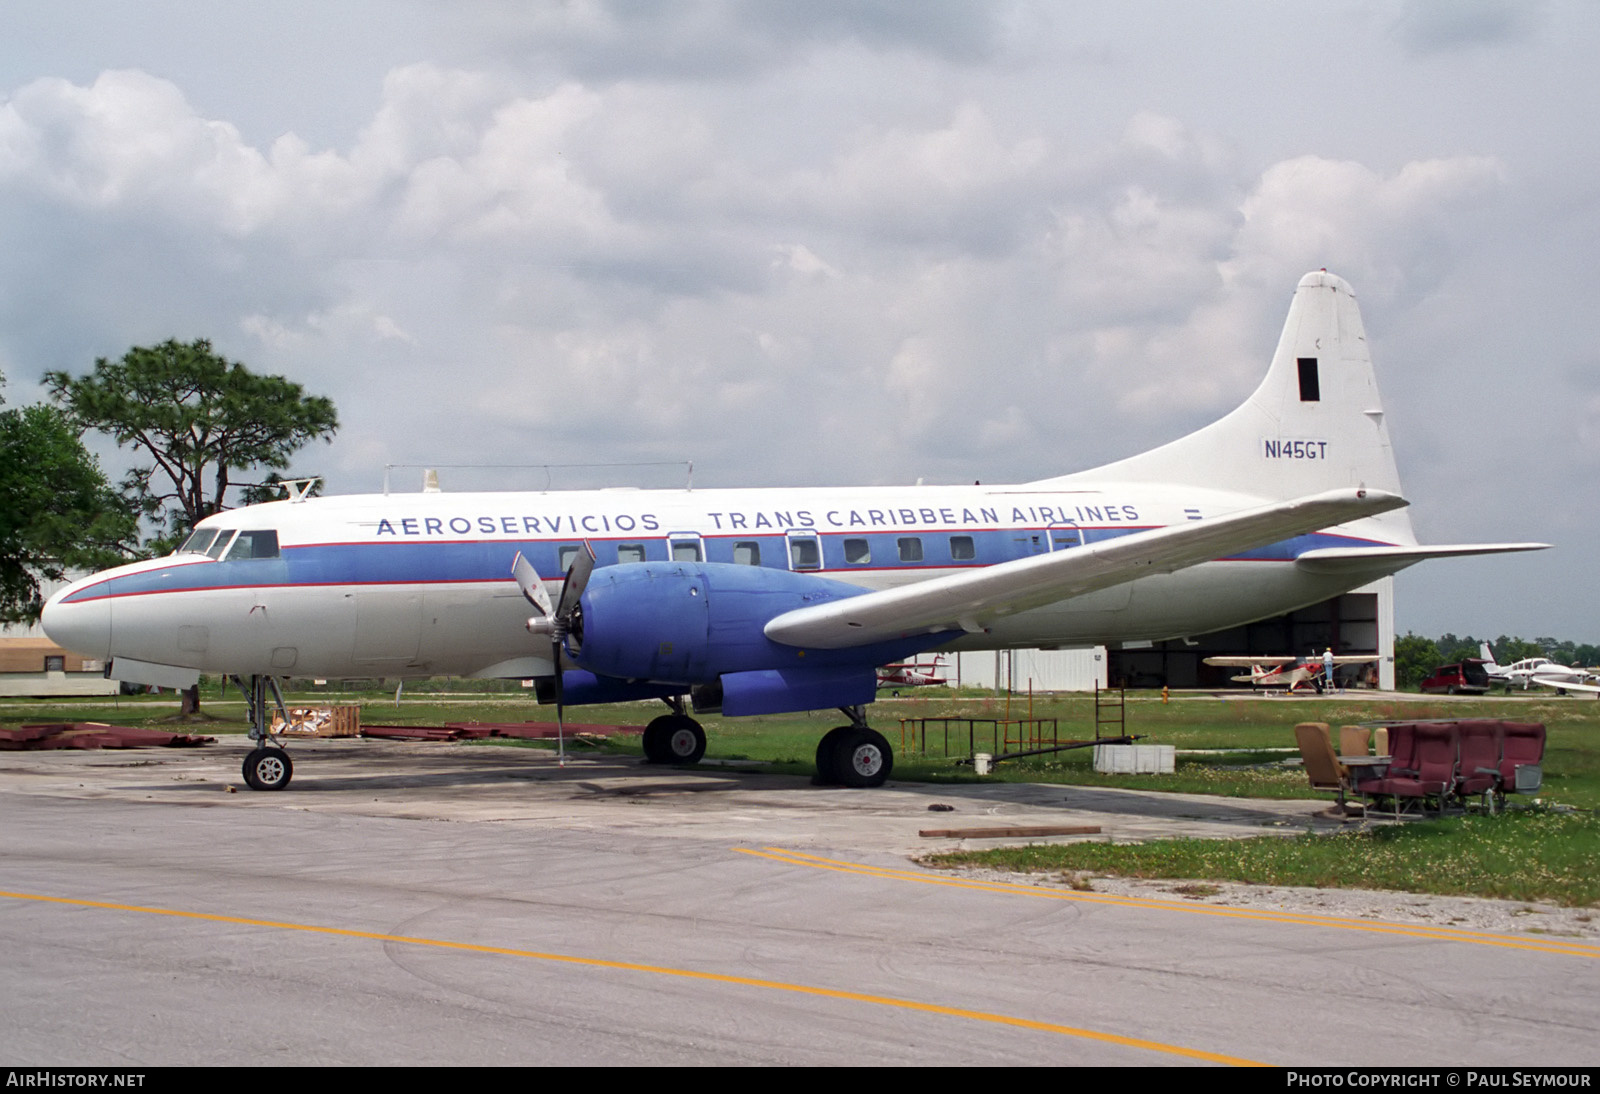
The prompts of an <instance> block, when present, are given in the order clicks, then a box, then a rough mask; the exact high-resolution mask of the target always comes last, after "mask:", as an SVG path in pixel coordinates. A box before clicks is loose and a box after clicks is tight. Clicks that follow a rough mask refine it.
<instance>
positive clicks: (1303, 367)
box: [1296, 357, 1322, 403]
mask: <svg viewBox="0 0 1600 1094" xmlns="http://www.w3.org/2000/svg"><path fill="white" fill-rule="evenodd" d="M1296 361H1297V363H1298V364H1299V365H1300V401H1301V402H1302V403H1317V402H1321V401H1322V385H1321V384H1320V383H1319V382H1318V380H1317V359H1316V358H1315V357H1299V358H1296Z"/></svg>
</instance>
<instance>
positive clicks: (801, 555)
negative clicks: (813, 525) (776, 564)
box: [786, 530, 822, 572]
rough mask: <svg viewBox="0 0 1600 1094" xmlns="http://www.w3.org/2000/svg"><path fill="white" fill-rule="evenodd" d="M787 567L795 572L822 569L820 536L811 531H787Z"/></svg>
mask: <svg viewBox="0 0 1600 1094" xmlns="http://www.w3.org/2000/svg"><path fill="white" fill-rule="evenodd" d="M786 538H787V539H788V547H789V569H791V570H795V571H797V572H802V571H807V570H820V569H822V538H821V537H820V536H818V535H817V533H816V532H813V531H809V530H808V531H803V532H790V533H788V535H787V537H786Z"/></svg>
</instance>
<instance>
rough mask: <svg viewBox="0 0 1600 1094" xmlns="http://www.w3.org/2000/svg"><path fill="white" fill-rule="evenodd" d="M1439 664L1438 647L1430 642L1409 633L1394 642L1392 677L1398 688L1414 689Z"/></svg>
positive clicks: (1440, 662)
mask: <svg viewBox="0 0 1600 1094" xmlns="http://www.w3.org/2000/svg"><path fill="white" fill-rule="evenodd" d="M1441 664H1443V662H1442V661H1441V660H1440V659H1439V647H1438V646H1436V645H1434V644H1433V642H1432V640H1430V639H1427V638H1423V637H1421V636H1420V635H1415V634H1412V633H1411V632H1410V631H1407V632H1406V634H1405V637H1403V638H1396V639H1395V640H1394V676H1395V684H1396V685H1397V686H1398V687H1402V688H1414V687H1416V686H1417V685H1418V684H1420V683H1422V681H1424V680H1426V679H1427V678H1428V677H1429V676H1431V675H1433V670H1434V669H1436V668H1438V667H1439V666H1440V665H1441Z"/></svg>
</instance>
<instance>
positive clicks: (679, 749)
mask: <svg viewBox="0 0 1600 1094" xmlns="http://www.w3.org/2000/svg"><path fill="white" fill-rule="evenodd" d="M705 754H706V731H705V730H703V729H701V728H700V723H699V722H697V721H695V720H694V719H693V718H691V717H689V716H688V715H687V714H684V713H683V712H682V710H678V711H675V712H674V713H672V714H663V715H662V716H661V717H659V718H657V719H656V720H655V721H653V722H651V723H650V724H649V725H647V726H645V727H644V758H645V759H646V760H647V761H649V762H650V763H653V764H697V763H699V762H700V757H702V756H704V755H705Z"/></svg>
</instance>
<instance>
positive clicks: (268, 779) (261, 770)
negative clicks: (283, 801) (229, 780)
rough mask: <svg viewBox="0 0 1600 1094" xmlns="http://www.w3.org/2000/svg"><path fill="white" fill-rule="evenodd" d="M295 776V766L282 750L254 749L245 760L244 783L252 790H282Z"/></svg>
mask: <svg viewBox="0 0 1600 1094" xmlns="http://www.w3.org/2000/svg"><path fill="white" fill-rule="evenodd" d="M293 776H294V764H292V763H290V762H289V754H288V753H287V752H285V751H284V750H283V749H281V748H257V749H253V750H252V751H251V752H250V754H249V755H248V756H246V757H245V758H244V781H245V784H246V785H248V786H249V787H250V789H251V790H282V789H283V788H284V787H286V786H288V785H289V780H290V778H292V777H293Z"/></svg>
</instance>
